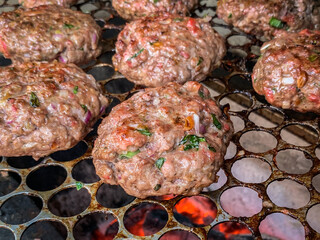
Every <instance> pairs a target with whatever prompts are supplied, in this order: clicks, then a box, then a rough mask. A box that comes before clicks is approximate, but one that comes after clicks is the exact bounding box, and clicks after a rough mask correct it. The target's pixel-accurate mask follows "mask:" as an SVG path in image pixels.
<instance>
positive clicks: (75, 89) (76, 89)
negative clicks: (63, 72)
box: [73, 86, 79, 94]
mask: <svg viewBox="0 0 320 240" xmlns="http://www.w3.org/2000/svg"><path fill="white" fill-rule="evenodd" d="M78 89H79V87H78V86H75V87H74V88H73V93H74V94H77V93H78Z"/></svg>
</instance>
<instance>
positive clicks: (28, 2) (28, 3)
mask: <svg viewBox="0 0 320 240" xmlns="http://www.w3.org/2000/svg"><path fill="white" fill-rule="evenodd" d="M77 2H78V0H19V3H20V4H21V5H22V6H23V7H24V8H34V7H38V6H41V5H59V6H62V7H65V8H68V7H70V6H71V5H74V4H76V3H77Z"/></svg>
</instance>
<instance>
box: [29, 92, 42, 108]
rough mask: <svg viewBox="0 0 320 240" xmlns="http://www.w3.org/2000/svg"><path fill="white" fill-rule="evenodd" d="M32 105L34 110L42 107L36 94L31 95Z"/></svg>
mask: <svg viewBox="0 0 320 240" xmlns="http://www.w3.org/2000/svg"><path fill="white" fill-rule="evenodd" d="M30 105H31V107H34V108H36V107H39V106H40V101H39V98H38V97H37V95H36V94H35V93H34V92H31V95H30Z"/></svg>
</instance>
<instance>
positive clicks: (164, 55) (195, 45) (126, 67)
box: [113, 15, 226, 87]
mask: <svg viewBox="0 0 320 240" xmlns="http://www.w3.org/2000/svg"><path fill="white" fill-rule="evenodd" d="M208 21H209V19H195V18H190V17H181V16H178V15H161V16H155V17H146V18H142V19H139V20H137V21H134V22H131V23H129V24H127V25H126V27H125V28H124V29H123V31H122V32H121V33H120V34H119V36H118V41H117V43H116V54H115V55H114V56H113V64H114V66H115V68H116V69H118V71H119V72H121V73H122V74H123V75H124V76H125V77H126V78H127V79H129V80H130V81H132V82H134V83H136V84H141V85H145V86H149V87H156V86H162V85H165V84H167V83H168V82H178V83H184V82H186V81H202V80H204V79H205V78H206V77H207V76H208V75H209V74H210V73H211V72H212V70H213V69H214V68H216V67H218V66H219V65H220V63H221V59H222V58H223V56H224V55H225V53H226V47H225V43H224V40H223V39H222V37H220V35H219V34H218V33H217V32H215V30H214V29H213V28H212V27H211V26H210V24H209V23H208Z"/></svg>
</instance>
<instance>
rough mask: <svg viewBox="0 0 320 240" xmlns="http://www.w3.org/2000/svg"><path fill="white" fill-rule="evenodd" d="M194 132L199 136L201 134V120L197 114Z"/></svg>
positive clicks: (194, 115)
mask: <svg viewBox="0 0 320 240" xmlns="http://www.w3.org/2000/svg"><path fill="white" fill-rule="evenodd" d="M193 121H194V130H195V132H196V134H197V135H198V134H199V133H200V118H199V116H198V115H197V114H193Z"/></svg>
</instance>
